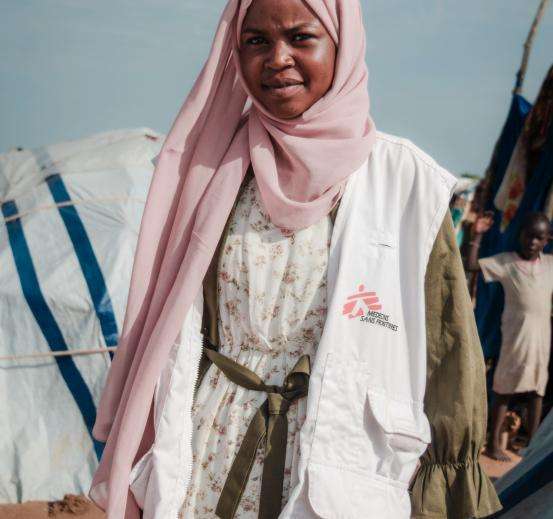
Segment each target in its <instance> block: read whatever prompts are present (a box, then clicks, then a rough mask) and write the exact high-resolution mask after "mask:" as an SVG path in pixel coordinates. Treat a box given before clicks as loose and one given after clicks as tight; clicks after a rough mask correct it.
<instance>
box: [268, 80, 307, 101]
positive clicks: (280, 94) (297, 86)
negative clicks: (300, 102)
mask: <svg viewBox="0 0 553 519" xmlns="http://www.w3.org/2000/svg"><path fill="white" fill-rule="evenodd" d="M261 86H262V88H263V91H264V92H266V93H267V94H269V95H270V96H271V97H277V98H279V99H283V98H287V97H292V96H295V95H296V94H298V93H299V92H300V91H301V90H302V89H303V83H294V84H290V85H274V86H273V85H261Z"/></svg>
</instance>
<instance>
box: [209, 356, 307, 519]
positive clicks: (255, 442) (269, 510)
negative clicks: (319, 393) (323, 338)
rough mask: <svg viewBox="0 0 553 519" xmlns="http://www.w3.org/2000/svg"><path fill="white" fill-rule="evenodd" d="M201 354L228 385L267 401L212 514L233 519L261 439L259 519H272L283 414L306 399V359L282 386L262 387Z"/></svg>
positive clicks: (277, 502)
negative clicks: (263, 395) (259, 393)
mask: <svg viewBox="0 0 553 519" xmlns="http://www.w3.org/2000/svg"><path fill="white" fill-rule="evenodd" d="M204 353H205V355H206V356H207V357H208V358H209V360H211V362H213V364H215V365H216V366H217V367H218V368H219V369H220V370H221V371H222V372H223V373H224V374H225V376H226V377H227V378H228V379H229V380H230V381H232V382H234V383H235V384H238V385H239V386H242V387H244V388H246V389H252V390H254V391H264V392H265V393H267V400H265V402H264V403H263V404H262V405H261V406H260V407H259V409H258V410H257V412H256V413H255V415H254V417H253V418H252V421H251V422H250V425H249V427H248V430H247V431H246V435H245V436H244V439H243V441H242V445H240V449H239V450H238V454H237V455H236V458H235V459H234V461H233V463H232V466H231V468H230V471H229V474H228V476H227V480H226V481H225V485H224V487H223V491H222V492H221V496H220V497H219V501H218V503H217V508H216V510H215V513H216V514H217V516H218V517H220V518H221V519H232V518H233V517H234V514H235V513H236V509H237V508H238V504H239V503H240V499H241V498H242V494H243V493H244V489H245V488H246V483H247V482H248V478H249V476H250V472H251V469H252V466H253V463H254V461H255V454H256V452H257V449H258V447H259V445H260V444H261V442H262V441H263V440H264V439H265V460H264V464H263V479H262V482H261V497H260V504H259V519H276V518H278V516H279V514H280V510H281V504H282V487H283V482H284V465H285V462H286V442H287V438H288V418H287V417H286V413H287V412H288V409H289V408H290V405H291V404H292V402H294V401H295V400H298V399H299V398H302V397H304V396H306V395H307V390H308V386H309V375H310V372H311V368H310V364H309V357H308V356H307V355H303V356H302V357H300V358H299V360H298V362H296V365H295V366H294V368H293V369H292V371H291V372H290V373H289V374H288V375H287V376H286V378H285V379H284V383H283V384H282V386H272V385H267V384H265V383H264V382H263V381H262V380H261V379H260V378H259V377H258V376H257V375H256V374H255V373H254V372H253V371H251V370H249V369H248V368H246V367H244V366H242V365H241V364H238V363H237V362H234V361H233V360H231V359H229V358H228V357H225V356H224V355H221V354H220V353H218V352H216V351H214V350H211V349H209V348H204Z"/></svg>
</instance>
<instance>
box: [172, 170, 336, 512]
mask: <svg viewBox="0 0 553 519" xmlns="http://www.w3.org/2000/svg"><path fill="white" fill-rule="evenodd" d="M331 233H332V223H331V220H330V217H328V216H327V217H325V218H323V219H321V220H320V221H319V222H317V223H316V224H313V225H312V226H311V227H309V228H307V229H303V230H301V231H299V232H296V233H294V234H292V235H290V236H284V235H283V234H282V233H281V231H280V230H279V229H278V228H276V227H275V226H274V225H273V224H272V223H271V222H270V220H269V218H268V216H267V214H266V212H265V209H264V205H263V202H262V199H261V195H260V193H259V190H258V187H257V183H256V181H255V178H253V179H252V180H251V181H249V183H248V184H247V186H246V187H245V189H244V190H243V192H242V194H241V196H240V198H239V200H238V203H237V204H236V206H235V209H234V211H233V213H232V214H231V216H230V222H229V228H228V233H227V235H226V238H225V242H224V243H223V245H222V247H223V248H222V249H221V256H220V259H219V265H218V272H217V274H218V275H217V291H218V299H219V303H218V304H219V308H218V310H219V340H220V349H219V351H220V352H221V353H222V354H224V355H226V356H227V357H230V358H232V359H233V360H235V361H236V362H238V363H240V364H242V365H243V366H246V367H247V368H249V369H250V370H252V371H254V372H255V373H257V375H259V376H260V377H261V378H262V379H263V380H264V382H265V383H267V384H278V385H281V384H282V383H283V381H284V378H285V377H286V375H287V374H288V373H289V372H290V371H291V370H292V369H293V367H294V365H295V364H296V362H297V360H298V358H299V357H300V356H301V355H304V354H307V355H310V356H311V358H313V354H314V352H315V350H316V347H317V344H318V342H319V340H320V337H321V334H322V330H323V326H324V322H325V316H326V305H327V301H326V273H327V264H328V251H329V245H330V237H331ZM265 399H266V394H265V393H263V392H259V391H252V390H248V389H245V388H243V387H241V386H238V385H236V384H235V383H233V382H230V381H229V380H228V379H227V378H226V377H225V375H224V374H223V373H222V372H221V371H220V370H219V369H218V368H217V367H216V366H215V365H213V364H212V365H211V366H210V368H209V370H208V371H207V373H206V375H205V376H204V378H203V380H202V383H201V384H200V386H199V388H198V391H197V393H196V398H195V402H194V406H193V408H192V415H193V423H194V433H193V438H192V444H193V469H192V479H191V481H190V484H189V488H188V493H187V496H186V499H185V502H184V504H183V506H182V508H181V514H180V517H181V518H182V519H190V518H196V519H200V518H201V519H211V518H213V519H215V518H216V515H215V509H216V507H217V502H218V500H219V496H220V494H221V491H222V489H223V486H224V484H225V480H226V478H227V474H228V472H229V470H230V467H231V465H232V463H233V461H234V458H235V457H236V454H237V452H238V450H239V448H240V445H241V443H242V439H243V438H244V435H245V433H246V430H247V428H248V426H249V424H250V421H251V419H252V417H253V415H254V414H255V412H256V411H257V409H258V408H259V406H260V405H261V404H262V403H263V402H264V401H265ZM305 413H306V399H305V398H303V399H301V400H299V401H296V402H294V403H293V404H292V406H291V407H290V409H289V411H288V441H287V450H286V464H285V474H284V489H283V502H282V506H284V505H285V504H286V502H287V500H288V497H289V492H290V488H292V487H293V486H294V485H295V484H296V482H297V480H296V479H297V463H298V459H299V431H300V428H301V426H302V424H303V422H304V420H305ZM263 456H264V450H263V446H262V447H261V448H260V449H259V450H258V452H257V455H256V460H255V462H254V465H253V468H252V471H251V474H250V477H249V480H248V483H247V485H246V488H245V491H244V494H243V496H242V499H241V501H240V504H239V506H238V509H237V512H236V515H235V517H236V518H240V519H256V518H257V516H258V511H259V496H260V492H261V479H262V472H263Z"/></svg>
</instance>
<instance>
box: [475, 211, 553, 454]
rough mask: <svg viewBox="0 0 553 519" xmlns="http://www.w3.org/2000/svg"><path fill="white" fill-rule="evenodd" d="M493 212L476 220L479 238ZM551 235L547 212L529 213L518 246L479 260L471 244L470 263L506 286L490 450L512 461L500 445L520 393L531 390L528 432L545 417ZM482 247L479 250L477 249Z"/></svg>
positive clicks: (552, 287)
mask: <svg viewBox="0 0 553 519" xmlns="http://www.w3.org/2000/svg"><path fill="white" fill-rule="evenodd" d="M492 223H493V220H492V219H491V216H490V215H488V214H487V215H484V216H483V217H481V218H479V219H478V220H477V221H476V222H475V236H474V241H476V242H480V240H481V238H482V235H483V233H484V232H486V231H487V230H488V229H489V228H490V227H491V225H492ZM550 237H551V226H550V222H549V220H548V218H547V216H546V215H545V214H543V213H530V214H528V215H527V216H526V218H525V219H524V222H523V224H522V228H521V231H520V238H519V248H518V250H517V251H516V252H503V253H501V254H496V255H495V256H491V257H489V258H482V259H480V260H478V259H477V258H476V257H475V256H476V255H477V250H478V248H477V247H476V248H473V249H471V250H472V251H473V254H472V255H471V257H470V260H469V269H471V270H476V269H478V267H480V269H481V271H482V275H483V276H484V280H485V281H486V283H490V282H493V281H498V282H500V283H501V285H502V286H503V290H504V292H505V308H504V310H503V315H502V316H501V333H502V343H501V351H500V354H499V360H498V362H497V366H496V368H495V374H494V379H493V391H494V393H495V399H494V404H493V407H492V430H491V444H490V445H488V447H487V453H486V454H487V455H488V456H490V457H491V458H494V459H496V460H499V461H509V460H510V458H509V456H508V455H507V454H506V453H505V452H504V451H503V450H502V449H501V447H500V436H501V429H502V425H503V421H504V419H505V415H506V413H507V410H508V406H509V402H510V401H511V399H512V397H513V396H514V395H520V394H526V395H527V396H528V405H527V412H528V435H529V437H530V438H532V436H533V435H534V433H535V432H536V430H537V428H538V426H539V424H540V419H541V413H542V402H543V396H544V395H545V388H546V385H547V379H548V365H549V355H550V348H551V297H552V293H553V256H552V255H549V254H544V253H543V249H544V247H545V246H546V245H547V243H548V241H549V240H550ZM474 251H476V252H474Z"/></svg>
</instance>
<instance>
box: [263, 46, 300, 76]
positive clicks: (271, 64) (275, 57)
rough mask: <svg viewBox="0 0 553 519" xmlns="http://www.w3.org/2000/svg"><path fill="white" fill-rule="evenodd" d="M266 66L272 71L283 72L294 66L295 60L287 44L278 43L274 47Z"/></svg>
mask: <svg viewBox="0 0 553 519" xmlns="http://www.w3.org/2000/svg"><path fill="white" fill-rule="evenodd" d="M265 65H266V67H267V68H270V69H272V70H281V69H283V68H288V67H291V66H293V65H294V58H293V56H292V53H291V52H290V47H289V46H288V45H287V43H286V42H284V41H277V42H276V43H275V44H274V45H273V47H272V49H271V52H270V54H269V56H268V57H267V61H266V62H265Z"/></svg>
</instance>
